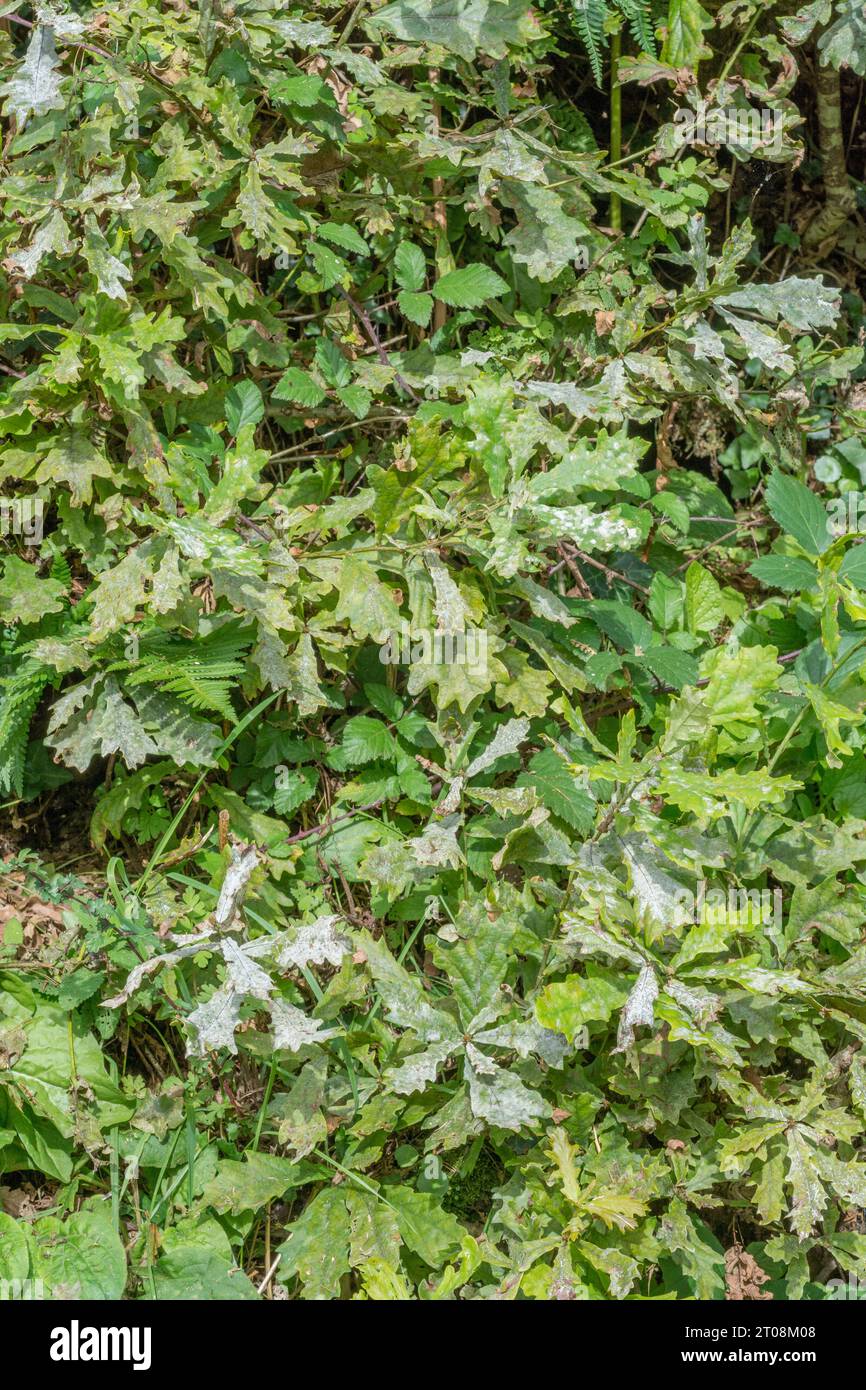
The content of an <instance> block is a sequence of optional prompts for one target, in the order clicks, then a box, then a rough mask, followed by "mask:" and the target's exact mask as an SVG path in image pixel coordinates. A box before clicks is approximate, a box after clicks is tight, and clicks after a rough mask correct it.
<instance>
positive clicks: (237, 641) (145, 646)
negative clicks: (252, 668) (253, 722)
mask: <svg viewBox="0 0 866 1390" xmlns="http://www.w3.org/2000/svg"><path fill="white" fill-rule="evenodd" d="M249 644H250V636H249V633H248V632H245V631H244V630H243V629H242V628H241V627H240V625H239V624H237V623H225V624H223V625H222V626H221V627H218V628H216V629H215V630H214V631H213V632H210V633H208V634H207V635H206V636H204V637H199V638H196V639H194V640H192V641H184V640H183V639H182V638H178V637H174V636H169V635H168V634H166V633H162V632H156V633H148V634H147V636H146V637H144V638H142V641H141V644H140V647H139V651H138V656H137V658H136V659H135V660H134V661H130V660H124V661H115V662H113V663H112V664H111V666H110V667H109V668H108V669H109V670H110V671H122V672H124V683H125V684H126V685H127V686H137V685H156V686H159V688H160V689H161V690H165V691H168V692H170V693H171V694H173V695H178V696H179V697H180V699H181V700H183V701H184V703H185V704H187V705H189V706H190V708H191V709H194V710H210V711H212V712H215V713H217V714H219V715H221V716H222V717H223V718H224V719H233V718H234V715H235V712H234V710H233V709H232V705H231V692H232V688H233V687H234V686H236V685H237V684H238V683H239V681H240V680H241V678H242V676H243V674H244V669H245V668H244V665H243V663H242V662H241V661H240V660H239V658H240V657H241V655H242V654H243V653H244V652H246V650H247V649H248V647H249Z"/></svg>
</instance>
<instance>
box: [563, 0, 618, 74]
mask: <svg viewBox="0 0 866 1390" xmlns="http://www.w3.org/2000/svg"><path fill="white" fill-rule="evenodd" d="M572 4H573V11H572V14H573V22H574V27H575V29H576V30H577V32H578V34H579V35H580V37H581V39H582V40H583V45H584V48H585V49H586V52H587V57H588V58H589V62H590V67H591V68H592V75H593V77H594V78H595V80H596V82H597V83H598V85H599V87H600V86H601V84H602V68H601V62H602V55H603V53H604V50H605V47H606V41H605V34H604V22H605V20H606V19H607V16H608V13H609V11H608V7H607V0H572Z"/></svg>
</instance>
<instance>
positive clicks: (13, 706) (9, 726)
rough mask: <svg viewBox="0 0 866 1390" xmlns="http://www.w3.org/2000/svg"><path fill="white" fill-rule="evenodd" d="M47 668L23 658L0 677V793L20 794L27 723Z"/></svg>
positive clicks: (28, 726)
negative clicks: (23, 660)
mask: <svg viewBox="0 0 866 1390" xmlns="http://www.w3.org/2000/svg"><path fill="white" fill-rule="evenodd" d="M50 674H51V673H50V671H49V670H48V668H47V667H46V666H41V665H39V664H38V663H37V662H35V661H26V662H24V664H23V665H22V666H20V667H19V669H18V670H17V671H16V672H15V673H14V674H13V675H9V676H3V677H2V678H0V793H3V794H4V795H9V793H10V792H11V793H14V794H15V795H16V796H22V795H23V793H24V760H25V755H26V752H27V744H28V740H29V736H30V724H31V721H32V719H33V715H34V714H35V712H36V706H37V705H38V704H39V699H40V697H41V695H42V692H43V690H44V689H45V687H46V685H47V684H48V681H49V678H50Z"/></svg>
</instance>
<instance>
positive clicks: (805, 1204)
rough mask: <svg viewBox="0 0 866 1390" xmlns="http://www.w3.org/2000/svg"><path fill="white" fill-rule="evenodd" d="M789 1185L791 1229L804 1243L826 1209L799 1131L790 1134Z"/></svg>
mask: <svg viewBox="0 0 866 1390" xmlns="http://www.w3.org/2000/svg"><path fill="white" fill-rule="evenodd" d="M788 1183H789V1185H790V1188H791V1212H790V1217H791V1229H792V1230H793V1231H795V1232H796V1234H797V1235H798V1236H799V1237H800V1239H801V1240H805V1239H806V1237H807V1236H810V1235H811V1234H812V1231H813V1230H814V1229H815V1227H816V1225H817V1224H818V1222H819V1221H820V1219H821V1213H822V1212H823V1210H824V1208H825V1207H826V1205H827V1193H826V1191H825V1190H824V1186H823V1184H822V1183H821V1180H820V1178H819V1176H818V1172H817V1169H816V1167H815V1163H814V1161H813V1154H812V1151H811V1150H810V1148H809V1145H808V1144H807V1143H806V1140H805V1139H804V1138H803V1135H802V1134H801V1132H800V1129H799V1127H798V1126H797V1125H794V1126H793V1127H792V1128H791V1129H790V1130H789V1131H788Z"/></svg>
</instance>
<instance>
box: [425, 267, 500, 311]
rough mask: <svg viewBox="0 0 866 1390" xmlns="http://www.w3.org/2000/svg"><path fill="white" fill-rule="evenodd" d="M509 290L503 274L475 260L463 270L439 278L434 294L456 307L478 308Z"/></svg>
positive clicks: (445, 302)
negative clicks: (498, 273)
mask: <svg viewBox="0 0 866 1390" xmlns="http://www.w3.org/2000/svg"><path fill="white" fill-rule="evenodd" d="M507 290H508V284H507V282H506V281H505V280H503V278H502V276H501V275H497V274H496V271H495V270H491V269H490V267H489V266H486V265H480V264H479V263H477V262H474V263H473V264H472V265H467V266H464V268H463V269H462V270H452V271H450V272H449V273H448V274H447V275H443V276H442V278H441V280H437V281H436V284H435V286H434V290H433V293H434V296H435V298H436V299H441V300H442V303H443V304H450V305H451V307H452V308H454V309H477V308H479V307H480V305H482V304H485V303H486V302H487V300H488V299H497V298H498V297H499V296H500V295H503V294H505V293H506V292H507Z"/></svg>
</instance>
